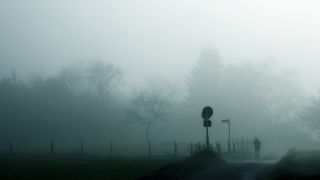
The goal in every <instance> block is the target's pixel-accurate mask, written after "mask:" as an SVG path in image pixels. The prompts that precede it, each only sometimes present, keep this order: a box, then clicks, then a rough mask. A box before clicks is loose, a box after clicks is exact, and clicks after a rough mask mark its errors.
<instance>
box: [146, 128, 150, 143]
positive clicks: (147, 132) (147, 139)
mask: <svg viewBox="0 0 320 180" xmlns="http://www.w3.org/2000/svg"><path fill="white" fill-rule="evenodd" d="M149 129H150V125H147V128H146V142H147V144H149V142H150V140H149Z"/></svg>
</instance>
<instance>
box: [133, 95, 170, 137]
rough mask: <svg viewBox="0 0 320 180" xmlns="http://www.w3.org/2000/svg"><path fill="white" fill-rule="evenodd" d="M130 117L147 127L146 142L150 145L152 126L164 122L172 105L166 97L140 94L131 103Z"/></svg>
mask: <svg viewBox="0 0 320 180" xmlns="http://www.w3.org/2000/svg"><path fill="white" fill-rule="evenodd" d="M131 103H132V104H131V108H130V109H129V110H128V112H127V114H128V117H130V118H133V119H134V120H136V121H137V122H138V123H140V124H142V125H144V126H145V127H146V134H145V136H146V142H147V143H149V140H150V138H149V130H150V127H151V125H152V124H153V123H154V122H156V121H159V120H164V118H165V115H166V113H167V108H168V106H169V104H170V102H169V100H168V99H167V97H166V96H162V95H161V94H158V93H154V92H147V91H145V92H140V93H138V94H137V95H136V96H135V97H134V98H133V99H132V101H131Z"/></svg>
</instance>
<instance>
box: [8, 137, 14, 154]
mask: <svg viewBox="0 0 320 180" xmlns="http://www.w3.org/2000/svg"><path fill="white" fill-rule="evenodd" d="M9 151H10V154H11V155H13V154H14V151H13V144H12V140H10V142H9Z"/></svg>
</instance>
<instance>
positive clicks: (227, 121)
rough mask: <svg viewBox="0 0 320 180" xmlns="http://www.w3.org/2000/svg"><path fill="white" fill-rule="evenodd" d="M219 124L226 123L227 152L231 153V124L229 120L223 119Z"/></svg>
mask: <svg viewBox="0 0 320 180" xmlns="http://www.w3.org/2000/svg"><path fill="white" fill-rule="evenodd" d="M221 122H222V123H228V130H229V132H228V152H230V151H231V147H230V145H231V144H230V125H231V123H230V119H225V120H221Z"/></svg>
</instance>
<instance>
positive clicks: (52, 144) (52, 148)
mask: <svg viewBox="0 0 320 180" xmlns="http://www.w3.org/2000/svg"><path fill="white" fill-rule="evenodd" d="M50 154H54V140H53V138H52V139H51V142H50Z"/></svg>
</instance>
